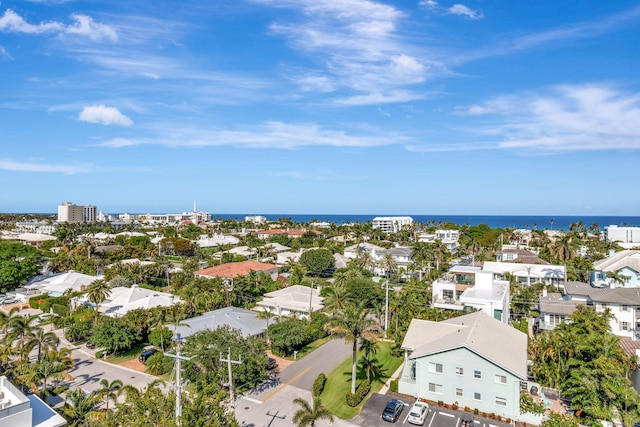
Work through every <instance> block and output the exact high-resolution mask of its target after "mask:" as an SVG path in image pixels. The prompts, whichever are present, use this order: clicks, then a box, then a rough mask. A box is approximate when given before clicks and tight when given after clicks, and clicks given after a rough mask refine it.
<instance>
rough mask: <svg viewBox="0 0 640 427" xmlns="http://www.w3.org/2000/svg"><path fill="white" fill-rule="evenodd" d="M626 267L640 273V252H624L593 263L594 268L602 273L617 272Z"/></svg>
mask: <svg viewBox="0 0 640 427" xmlns="http://www.w3.org/2000/svg"><path fill="white" fill-rule="evenodd" d="M625 267H628V268H630V269H632V270H634V271H637V272H639V273H640V251H637V250H624V251H620V252H616V253H615V254H614V255H613V256H612V257H609V258H605V259H601V260H599V261H595V262H594V263H593V268H594V269H596V270H601V271H611V272H615V271H618V270H621V269H623V268H625Z"/></svg>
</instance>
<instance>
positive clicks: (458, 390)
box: [456, 388, 464, 397]
mask: <svg viewBox="0 0 640 427" xmlns="http://www.w3.org/2000/svg"><path fill="white" fill-rule="evenodd" d="M463 395H464V393H463V392H462V389H461V388H457V389H456V396H458V397H462V396H463Z"/></svg>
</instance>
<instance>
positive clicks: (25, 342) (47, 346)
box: [21, 327, 60, 360]
mask: <svg viewBox="0 0 640 427" xmlns="http://www.w3.org/2000/svg"><path fill="white" fill-rule="evenodd" d="M21 342H22V346H23V347H26V348H27V349H28V350H29V351H31V350H33V349H34V348H35V347H37V348H38V357H37V360H40V355H41V354H42V350H43V349H44V350H45V351H48V350H53V349H55V348H56V347H57V345H58V344H59V343H60V338H58V336H57V335H56V334H55V333H54V332H51V331H50V332H45V331H44V329H42V328H40V327H36V328H34V330H33V331H32V332H31V333H29V334H28V335H25V336H24V337H23V338H22V340H21Z"/></svg>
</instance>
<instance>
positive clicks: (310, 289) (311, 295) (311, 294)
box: [309, 282, 313, 322]
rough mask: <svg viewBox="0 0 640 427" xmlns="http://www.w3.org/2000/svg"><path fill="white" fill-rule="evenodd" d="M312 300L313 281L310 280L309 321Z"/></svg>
mask: <svg viewBox="0 0 640 427" xmlns="http://www.w3.org/2000/svg"><path fill="white" fill-rule="evenodd" d="M312 300H313V282H311V288H309V322H311V309H312V307H311V301H312Z"/></svg>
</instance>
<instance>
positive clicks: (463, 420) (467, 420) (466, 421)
mask: <svg viewBox="0 0 640 427" xmlns="http://www.w3.org/2000/svg"><path fill="white" fill-rule="evenodd" d="M472 425H473V414H472V413H471V412H469V411H464V412H463V413H462V415H460V427H471V426H472Z"/></svg>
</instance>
